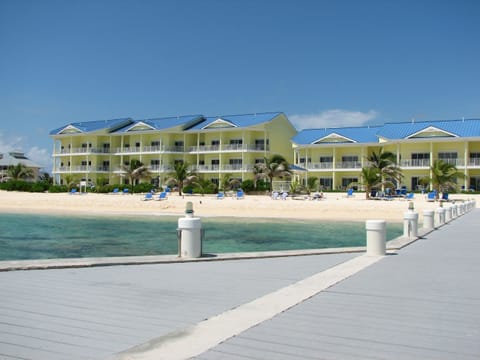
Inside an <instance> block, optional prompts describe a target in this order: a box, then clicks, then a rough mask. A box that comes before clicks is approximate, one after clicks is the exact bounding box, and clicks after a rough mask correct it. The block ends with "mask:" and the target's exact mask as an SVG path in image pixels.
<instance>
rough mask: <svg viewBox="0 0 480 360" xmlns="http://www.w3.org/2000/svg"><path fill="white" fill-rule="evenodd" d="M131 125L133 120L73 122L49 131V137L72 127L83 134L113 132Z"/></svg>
mask: <svg viewBox="0 0 480 360" xmlns="http://www.w3.org/2000/svg"><path fill="white" fill-rule="evenodd" d="M132 123H133V120H132V119H130V118H122V119H112V120H96V121H83V122H74V123H70V124H67V125H65V126H62V127H60V128H57V129H55V130H52V131H50V135H58V134H60V133H61V132H62V131H63V130H65V129H66V128H68V127H74V128H76V129H78V130H80V131H81V132H83V133H87V132H92V131H98V130H102V129H105V130H106V131H115V130H116V129H117V128H118V127H122V126H127V125H129V124H132Z"/></svg>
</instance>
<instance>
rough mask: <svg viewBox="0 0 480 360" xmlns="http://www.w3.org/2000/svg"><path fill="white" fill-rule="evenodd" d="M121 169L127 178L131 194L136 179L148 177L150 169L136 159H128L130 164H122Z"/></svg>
mask: <svg viewBox="0 0 480 360" xmlns="http://www.w3.org/2000/svg"><path fill="white" fill-rule="evenodd" d="M122 170H123V172H124V174H123V175H122V176H124V177H127V178H128V182H129V183H130V187H131V190H132V191H131V193H132V194H133V186H134V185H135V182H136V181H138V180H141V179H145V178H149V177H150V171H149V170H148V168H147V166H145V165H143V163H142V162H141V161H140V160H137V159H133V160H132V161H130V165H123V166H122Z"/></svg>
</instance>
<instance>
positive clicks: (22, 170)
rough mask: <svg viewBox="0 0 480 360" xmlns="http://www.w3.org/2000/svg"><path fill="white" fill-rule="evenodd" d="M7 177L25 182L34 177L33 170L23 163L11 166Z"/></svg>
mask: <svg viewBox="0 0 480 360" xmlns="http://www.w3.org/2000/svg"><path fill="white" fill-rule="evenodd" d="M7 176H8V177H9V178H11V179H12V180H25V179H28V178H32V177H33V176H34V173H33V170H32V169H31V168H28V167H26V166H25V165H24V164H22V163H18V164H17V165H10V166H9V167H8V168H7Z"/></svg>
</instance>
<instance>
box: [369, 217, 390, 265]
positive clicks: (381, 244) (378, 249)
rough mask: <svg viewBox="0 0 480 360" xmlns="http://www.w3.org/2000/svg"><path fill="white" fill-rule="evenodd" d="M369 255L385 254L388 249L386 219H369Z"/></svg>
mask: <svg viewBox="0 0 480 360" xmlns="http://www.w3.org/2000/svg"><path fill="white" fill-rule="evenodd" d="M365 229H366V230H367V255H372V256H383V255H385V253H386V251H387V223H386V221H385V220H367V221H366V222H365Z"/></svg>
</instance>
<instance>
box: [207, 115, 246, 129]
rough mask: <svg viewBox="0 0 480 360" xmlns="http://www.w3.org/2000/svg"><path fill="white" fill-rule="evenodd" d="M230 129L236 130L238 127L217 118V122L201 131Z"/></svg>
mask: <svg viewBox="0 0 480 360" xmlns="http://www.w3.org/2000/svg"><path fill="white" fill-rule="evenodd" d="M215 125H223V126H215ZM230 127H233V128H236V127H238V126H237V125H235V124H234V123H232V122H230V121H228V120H224V119H221V118H218V119H217V120H215V121H213V122H211V123H210V124H208V125H205V126H204V127H202V130H205V129H210V128H212V129H219V128H230Z"/></svg>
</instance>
